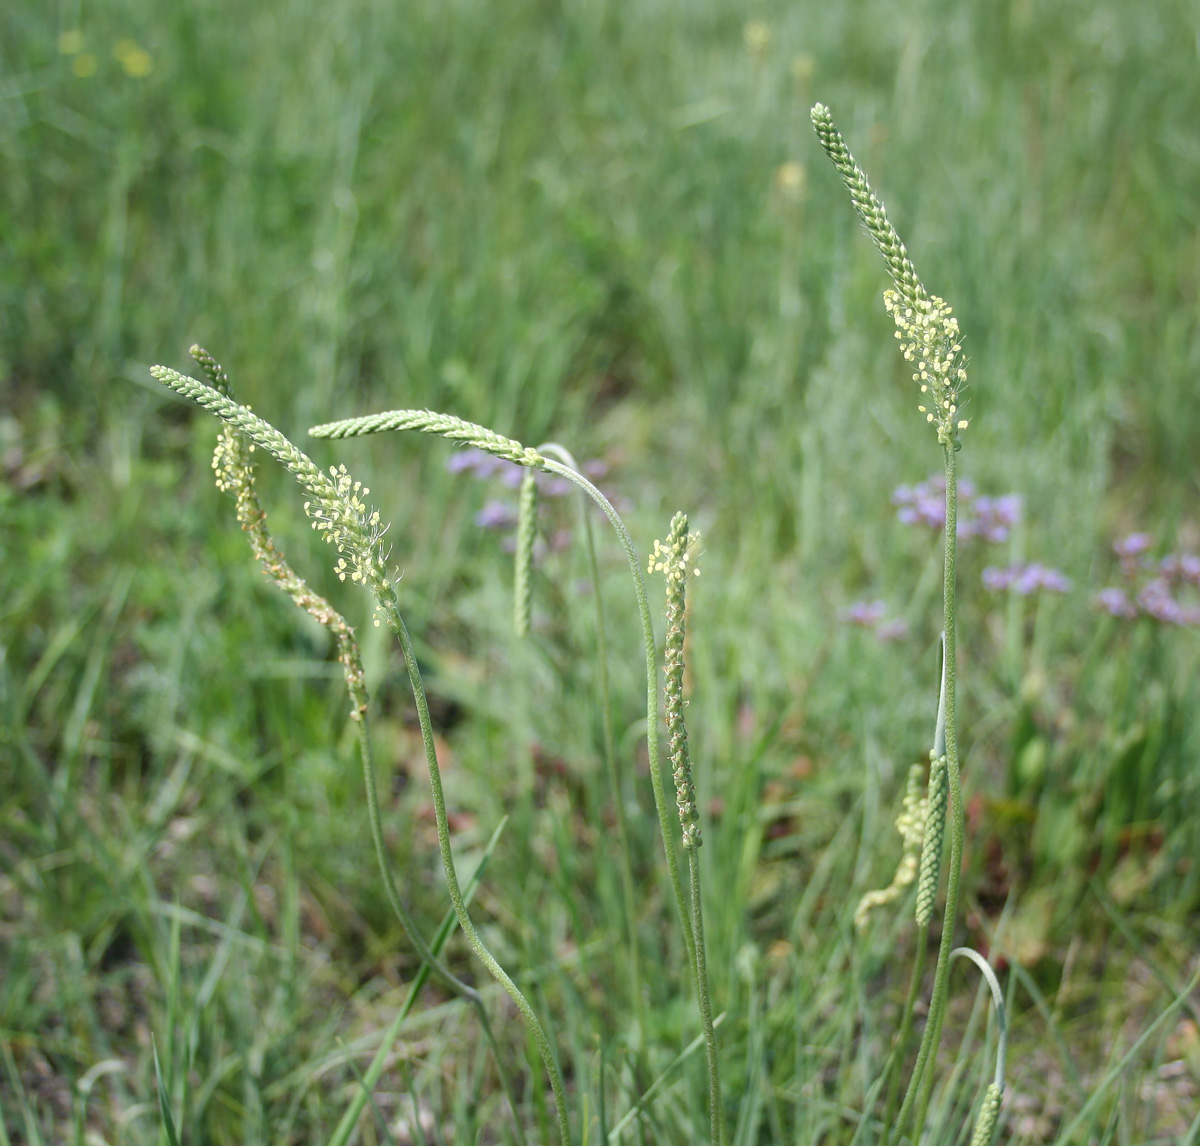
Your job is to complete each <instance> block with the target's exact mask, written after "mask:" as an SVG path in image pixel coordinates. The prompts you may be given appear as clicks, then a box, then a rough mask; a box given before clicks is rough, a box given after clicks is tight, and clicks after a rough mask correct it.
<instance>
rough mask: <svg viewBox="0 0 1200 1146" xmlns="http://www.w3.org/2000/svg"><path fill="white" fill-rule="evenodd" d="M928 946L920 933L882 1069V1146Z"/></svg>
mask: <svg viewBox="0 0 1200 1146" xmlns="http://www.w3.org/2000/svg"><path fill="white" fill-rule="evenodd" d="M927 950H928V944H927V943H926V941H925V935H924V933H923V932H922V933H921V934H919V935H918V937H917V950H916V954H915V956H914V957H913V967H912V978H911V980H910V981H909V984H908V996H907V997H906V998H905V1000H904V1013H903V1014H902V1015H901V1018H900V1031H899V1033H898V1034H897V1035H896V1045H895V1046H894V1047H893V1048H892V1054H891V1057H890V1058H889V1059H888V1062H887V1065H886V1066H885V1067H884V1071H885V1073H888V1074H891V1076H892V1077H891V1080H890V1082H889V1083H888V1094H887V1101H886V1102H885V1103H884V1108H883V1146H887V1144H888V1141H889V1140H890V1138H891V1133H892V1119H893V1116H894V1115H895V1113H896V1104H897V1103H898V1102H899V1101H900V1077H901V1076H900V1072H901V1070H902V1069H903V1068H904V1056H905V1054H906V1053H907V1051H908V1044H909V1039H910V1038H911V1037H912V1027H913V1013H914V1011H915V1009H916V1005H917V994H918V993H919V992H920V990H921V979H922V978H923V977H924V974H925V957H926V951H927Z"/></svg>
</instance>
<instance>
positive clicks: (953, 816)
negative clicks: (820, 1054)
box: [896, 444, 963, 1143]
mask: <svg viewBox="0 0 1200 1146" xmlns="http://www.w3.org/2000/svg"><path fill="white" fill-rule="evenodd" d="M955 462H956V451H955V448H954V445H953V444H950V445H947V446H945V472H946V536H945V563H944V566H943V580H942V609H943V629H944V636H943V650H944V651H943V656H944V657H945V678H944V679H945V686H944V690H943V695H944V697H945V736H946V768H947V778H948V780H949V786H950V870H949V873H948V874H947V877H946V903H945V907H944V909H943V911H942V936H941V942H940V943H939V945H938V959H937V968H936V970H935V971H934V978H933V995H932V997H931V998H930V1001H929V1018H928V1020H927V1021H926V1023H925V1031H924V1033H923V1034H922V1036H921V1046H920V1049H919V1050H918V1052H917V1062H916V1066H915V1067H914V1068H913V1074H912V1077H911V1078H910V1079H909V1083H908V1090H907V1091H906V1093H905V1095H904V1103H903V1105H902V1106H901V1107H900V1114H899V1117H898V1118H897V1120H896V1128H897V1130H903V1128H904V1126H905V1124H906V1123H907V1121H908V1117H909V1115H910V1114H911V1113H912V1110H913V1106H914V1104H917V1116H916V1121H915V1123H914V1125H913V1133H912V1141H913V1142H914V1143H915V1142H918V1141H919V1140H920V1137H921V1131H922V1129H923V1128H924V1125H925V1116H926V1113H927V1112H928V1109H929V1096H930V1094H931V1092H932V1088H933V1076H934V1071H933V1069H932V1063H931V1056H933V1055H934V1052H935V1051H936V1048H937V1045H938V1043H939V1042H940V1041H941V1034H942V1023H943V1021H944V1019H945V1013H946V982H947V979H948V977H949V972H950V952H951V951H952V950H953V948H954V924H955V920H956V917H957V915H958V896H959V881H960V879H961V876H962V853H963V804H962V780H961V776H960V774H959V762H958V713H957V706H956V701H955V678H956V675H957V674H956V671H955V648H956V641H955V629H954V620H955V575H956V563H957V557H958V474H957V467H956V464H955ZM918 1096H919V1099H920V1101H919V1103H918V1102H917V1100H918Z"/></svg>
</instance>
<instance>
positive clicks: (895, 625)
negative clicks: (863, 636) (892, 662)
mask: <svg viewBox="0 0 1200 1146" xmlns="http://www.w3.org/2000/svg"><path fill="white" fill-rule="evenodd" d="M875 636H876V637H878V638H879V640H881V641H902V640H904V638H905V637H907V636H908V622H907V621H904V620H902V619H901V618H900V617H896V618H895V619H894V620H891V621H884V622H882V624H879V625H877V626H876V628H875Z"/></svg>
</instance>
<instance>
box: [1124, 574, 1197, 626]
mask: <svg viewBox="0 0 1200 1146" xmlns="http://www.w3.org/2000/svg"><path fill="white" fill-rule="evenodd" d="M1137 603H1138V608H1139V609H1141V611H1142V612H1143V613H1145V614H1146V616H1147V617H1153V618H1154V619H1155V620H1156V621H1161V622H1162V623H1163V624H1164V625H1191V626H1196V625H1200V609H1197V608H1195V607H1194V606H1189V605H1184V604H1183V603H1182V602H1180V601H1177V600H1176V599H1175V598H1174V597H1173V596H1171V586H1170V585H1169V584H1168V583H1167V582H1166V581H1164V580H1163V579H1162V578H1161V577H1155V578H1153V579H1152V580H1150V581H1147V582H1146V584H1145V585H1143V586H1142V589H1141V592H1140V593H1138V596H1137Z"/></svg>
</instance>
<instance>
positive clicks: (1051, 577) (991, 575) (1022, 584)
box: [983, 561, 1071, 597]
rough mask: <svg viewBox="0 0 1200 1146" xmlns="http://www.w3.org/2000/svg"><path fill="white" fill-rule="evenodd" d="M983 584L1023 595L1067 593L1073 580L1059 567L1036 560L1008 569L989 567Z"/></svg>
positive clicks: (985, 571) (988, 587)
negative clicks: (1053, 567) (1059, 569)
mask: <svg viewBox="0 0 1200 1146" xmlns="http://www.w3.org/2000/svg"><path fill="white" fill-rule="evenodd" d="M983 586H984V588H985V589H990V590H991V591H992V592H993V593H1001V592H1003V591H1005V590H1008V591H1009V592H1010V593H1016V594H1018V595H1019V596H1022V597H1028V596H1029V595H1030V594H1031V593H1040V592H1043V591H1045V592H1047V593H1065V592H1067V590H1068V589H1070V588H1071V580H1070V578H1069V577H1066V576H1065V575H1064V574H1062V573H1060V572H1059V571H1058V570H1057V569H1051V568H1050V567H1049V566H1047V565H1041V564H1039V563H1038V562H1036V561H1034V562H1031V563H1030V564H1028V565H1022V564H1016V565H1010V566H1009V567H1008V568H1007V569H996V568H987V569H985V570H984V571H983Z"/></svg>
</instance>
